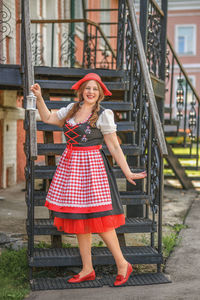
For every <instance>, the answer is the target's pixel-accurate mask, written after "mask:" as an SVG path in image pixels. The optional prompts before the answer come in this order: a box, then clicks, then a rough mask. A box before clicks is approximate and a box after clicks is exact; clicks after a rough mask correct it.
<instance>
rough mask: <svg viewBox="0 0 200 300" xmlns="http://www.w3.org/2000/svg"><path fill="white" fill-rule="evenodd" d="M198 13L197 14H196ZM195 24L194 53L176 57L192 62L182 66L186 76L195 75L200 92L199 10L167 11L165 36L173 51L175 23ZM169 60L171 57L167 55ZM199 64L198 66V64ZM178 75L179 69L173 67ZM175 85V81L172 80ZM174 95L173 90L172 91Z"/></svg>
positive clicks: (167, 101) (197, 88)
mask: <svg viewBox="0 0 200 300" xmlns="http://www.w3.org/2000/svg"><path fill="white" fill-rule="evenodd" d="M197 14H198V15H197ZM187 24H188V25H196V55H180V54H178V58H179V60H180V61H181V63H182V64H184V65H185V64H193V66H187V65H186V66H184V67H185V70H186V72H187V74H188V76H192V77H195V79H194V87H195V88H196V90H197V92H198V93H199V94H200V84H199V83H200V10H189V11H188V10H176V11H171V10H169V11H168V28H167V36H168V39H169V41H170V42H171V43H172V45H173V47H174V49H175V51H176V48H175V43H176V41H175V39H176V36H175V34H176V25H187ZM169 58H170V61H171V57H170V56H169ZM198 65H199V66H198ZM178 75H179V69H178V68H177V69H176V68H175V74H174V76H175V77H177V76H178ZM174 86H175V81H174ZM168 90H169V91H170V85H169V84H168ZM173 94H174V95H175V90H174V93H173ZM166 104H169V92H167V93H166Z"/></svg>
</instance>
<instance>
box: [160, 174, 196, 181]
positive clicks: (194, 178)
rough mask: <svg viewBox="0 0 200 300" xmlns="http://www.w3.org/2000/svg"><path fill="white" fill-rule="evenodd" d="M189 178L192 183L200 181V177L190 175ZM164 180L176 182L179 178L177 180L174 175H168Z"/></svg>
mask: <svg viewBox="0 0 200 300" xmlns="http://www.w3.org/2000/svg"><path fill="white" fill-rule="evenodd" d="M188 178H189V179H190V180H191V181H200V176H189V175H188ZM164 179H173V180H176V179H177V178H176V177H175V176H174V175H170V174H166V175H165V176H164Z"/></svg>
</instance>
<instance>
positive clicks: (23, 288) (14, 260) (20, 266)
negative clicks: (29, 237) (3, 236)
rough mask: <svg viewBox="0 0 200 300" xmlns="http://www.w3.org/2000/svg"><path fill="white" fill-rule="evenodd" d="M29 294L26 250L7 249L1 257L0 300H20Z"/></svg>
mask: <svg viewBox="0 0 200 300" xmlns="http://www.w3.org/2000/svg"><path fill="white" fill-rule="evenodd" d="M28 292H29V283H28V263H27V254H26V249H22V250H19V251H14V250H10V249H7V250H5V251H3V252H2V254H1V256H0V299H1V300H9V299H14V300H20V299H24V296H25V295H27V294H28Z"/></svg>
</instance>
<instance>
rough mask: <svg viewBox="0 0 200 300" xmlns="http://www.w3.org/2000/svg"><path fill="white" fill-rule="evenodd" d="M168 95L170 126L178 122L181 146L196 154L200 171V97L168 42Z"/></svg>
mask: <svg viewBox="0 0 200 300" xmlns="http://www.w3.org/2000/svg"><path fill="white" fill-rule="evenodd" d="M167 45H168V49H167V54H168V56H167V69H166V72H167V74H166V75H167V85H166V87H167V93H166V98H167V99H168V102H169V103H168V110H169V112H168V114H169V124H170V123H171V124H173V121H177V134H176V135H177V137H180V136H182V139H181V144H182V145H183V146H184V147H187V146H189V147H190V152H191V154H196V168H197V170H198V169H199V145H200V96H199V95H198V93H197V91H196V89H195V87H194V85H193V84H192V81H191V79H190V78H189V76H188V75H187V72H186V70H185V68H184V67H183V65H182V63H181V62H180V60H179V58H178V56H177V54H176V52H175V50H174V48H173V46H172V44H171V43H170V41H169V40H168V41H167Z"/></svg>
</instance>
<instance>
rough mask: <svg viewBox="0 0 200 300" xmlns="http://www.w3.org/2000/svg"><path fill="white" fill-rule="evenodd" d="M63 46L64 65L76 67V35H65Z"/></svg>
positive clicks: (62, 57)
mask: <svg viewBox="0 0 200 300" xmlns="http://www.w3.org/2000/svg"><path fill="white" fill-rule="evenodd" d="M62 37H63V42H62V44H61V62H62V64H64V65H68V66H69V65H70V66H74V64H75V62H76V51H77V47H76V44H75V42H74V34H68V33H63V35H62Z"/></svg>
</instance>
